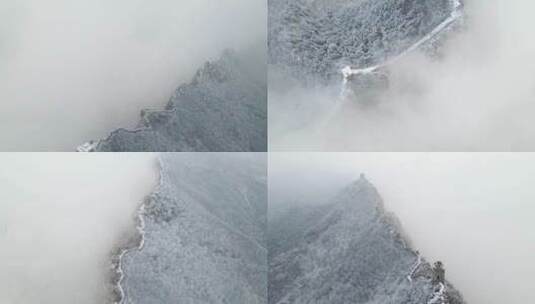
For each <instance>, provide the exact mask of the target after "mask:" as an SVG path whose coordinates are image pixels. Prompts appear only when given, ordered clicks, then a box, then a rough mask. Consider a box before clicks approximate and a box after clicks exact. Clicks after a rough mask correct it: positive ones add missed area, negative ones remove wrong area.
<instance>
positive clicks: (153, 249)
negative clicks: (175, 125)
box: [118, 153, 267, 304]
mask: <svg viewBox="0 0 535 304" xmlns="http://www.w3.org/2000/svg"><path fill="white" fill-rule="evenodd" d="M266 208H267V186H266V158H265V155H264V154H258V155H253V154H239V155H231V154H226V153H217V154H214V153H180V154H164V155H162V156H161V182H160V186H159V189H158V190H157V191H156V192H154V193H153V194H152V196H151V198H150V199H149V200H148V201H147V202H146V203H145V204H144V205H143V206H142V208H141V209H140V219H141V220H140V226H139V228H140V232H141V236H142V239H141V241H140V242H139V246H135V247H134V248H131V249H128V250H127V251H126V252H123V253H122V255H121V257H120V262H119V273H120V274H121V276H120V278H119V282H118V298H119V299H120V303H144V304H150V303H185V304H188V303H191V304H193V303H196V304H199V303H244V304H250V303H251V304H253V303H266V297H267V295H266V293H267V290H266V285H267V282H266V276H267V265H266V259H267V257H266V254H267V250H266V236H265V231H266V224H267V217H266V212H267V209H266Z"/></svg>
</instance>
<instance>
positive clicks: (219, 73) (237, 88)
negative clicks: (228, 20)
mask: <svg viewBox="0 0 535 304" xmlns="http://www.w3.org/2000/svg"><path fill="white" fill-rule="evenodd" d="M264 56H265V54H264V49H263V48H261V49H250V50H248V51H247V52H241V53H237V52H235V51H231V50H227V51H225V52H224V53H223V54H222V56H221V57H220V58H219V59H218V60H217V61H213V62H206V63H205V64H204V66H203V67H202V68H200V69H199V70H198V71H197V72H196V73H195V76H194V77H193V80H192V81H191V82H190V83H188V84H184V85H181V86H179V87H178V88H177V89H176V90H175V92H174V94H173V96H171V98H170V99H169V101H168V103H167V105H166V107H165V109H162V110H143V111H142V112H141V119H140V122H139V124H138V128H136V129H133V130H127V129H118V130H115V131H113V132H112V133H111V134H110V135H109V136H108V137H107V138H106V139H103V140H100V141H96V142H89V143H86V144H84V145H81V146H80V147H79V148H78V149H79V150H81V151H108V152H109V151H266V150H267V84H266V70H265V65H264V64H263V62H265V57H264Z"/></svg>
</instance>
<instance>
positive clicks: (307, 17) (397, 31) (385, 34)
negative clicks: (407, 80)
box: [268, 0, 458, 80]
mask: <svg viewBox="0 0 535 304" xmlns="http://www.w3.org/2000/svg"><path fill="white" fill-rule="evenodd" d="M457 2H458V1H457ZM268 4H269V33H268V35H269V36H268V46H269V63H270V64H273V65H276V66H278V67H279V68H282V69H285V70H289V72H290V73H291V74H294V75H296V76H297V77H298V78H302V79H306V78H318V76H319V78H321V79H327V80H328V79H330V78H333V77H340V75H339V71H340V70H341V69H342V68H343V67H345V66H348V65H350V66H353V67H360V68H363V67H368V66H373V65H377V64H380V63H382V62H384V61H386V60H387V59H388V58H391V57H394V56H396V55H399V54H400V53H402V52H404V51H405V50H407V49H409V48H410V47H411V46H412V45H414V44H415V43H417V42H418V41H419V40H421V39H422V38H423V37H425V36H426V35H429V33H431V32H433V30H434V29H435V28H436V27H438V26H440V24H441V23H443V22H444V21H445V20H447V19H448V18H449V17H450V15H451V12H452V10H454V9H455V7H454V6H455V4H454V2H453V1H452V0H360V1H350V0H345V1H344V0H337V1H334V0H331V1H328V0H315V1H311V0H308V1H307V0H269V1H268Z"/></svg>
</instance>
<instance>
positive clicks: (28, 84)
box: [0, 0, 266, 151]
mask: <svg viewBox="0 0 535 304" xmlns="http://www.w3.org/2000/svg"><path fill="white" fill-rule="evenodd" d="M3 6H4V5H3ZM0 17H2V18H0V29H2V30H0V35H1V36H2V40H3V42H5V43H2V45H1V46H0V67H1V69H0V130H1V131H0V150H4V151H5V150H7V151H20V150H23V151H43V150H45V151H73V150H74V149H75V148H76V146H77V145H79V144H81V143H83V142H85V141H87V140H89V139H96V138H101V137H105V136H106V135H107V134H108V132H110V131H112V130H113V129H115V128H118V127H134V126H135V125H136V123H137V122H138V116H139V111H140V110H141V109H143V108H146V107H149V108H160V107H162V106H163V105H164V104H165V103H166V102H167V100H168V99H169V97H170V95H171V93H172V92H173V90H174V89H175V88H176V87H177V86H178V85H180V84H182V83H184V82H189V81H190V79H191V77H192V76H193V73H194V72H195V70H196V69H198V68H199V67H201V65H202V64H203V63H204V62H205V61H206V60H210V59H216V58H217V57H218V56H219V55H220V53H221V52H222V50H224V49H226V48H234V49H237V50H242V49H246V48H249V47H251V46H253V45H255V44H262V45H265V35H266V33H265V32H266V30H265V28H266V22H264V20H265V18H266V5H265V3H264V2H262V1H260V0H224V1H212V0H185V1H171V0H156V1H150V2H147V1H142V0H133V1H126V0H115V1H105V0H96V1H89V2H88V1H82V0H75V1H68V0H51V1H46V2H43V1H38V0H16V1H15V0H10V1H8V3H6V5H5V7H4V9H2V11H0Z"/></svg>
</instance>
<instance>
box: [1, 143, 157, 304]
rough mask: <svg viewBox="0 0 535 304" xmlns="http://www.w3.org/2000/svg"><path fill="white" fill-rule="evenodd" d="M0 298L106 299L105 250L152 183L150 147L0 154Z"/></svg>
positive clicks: (128, 226) (129, 227) (127, 229)
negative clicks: (127, 150)
mask: <svg viewBox="0 0 535 304" xmlns="http://www.w3.org/2000/svg"><path fill="white" fill-rule="evenodd" d="M0 167H1V168H2V170H1V171H0V185H1V186H0V189H1V191H0V302H1V303H6V304H10V303H50V304H52V303H54V304H55V303H60V304H61V303H80V304H84V303H87V304H89V303H91V304H93V303H108V302H109V299H107V298H106V297H108V296H109V295H110V294H109V292H110V290H109V289H108V287H109V285H108V284H109V282H110V277H109V274H110V262H111V260H110V254H111V251H112V249H114V246H115V245H117V244H118V243H120V241H121V240H122V239H123V238H124V236H125V235H126V234H129V233H131V231H135V230H134V225H135V221H134V217H135V212H136V210H137V208H138V207H139V205H140V204H141V203H142V202H143V199H144V197H145V196H146V195H148V194H150V193H151V192H152V190H153V188H154V187H155V186H156V183H157V179H158V168H157V162H156V159H155V155H154V154H145V153H144V154H129V153H121V154H119V153H114V154H85V153H84V154H82V153H53V154H52V153H16V154H15V153H4V154H2V155H0Z"/></svg>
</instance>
